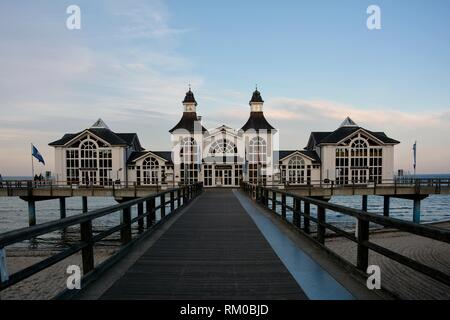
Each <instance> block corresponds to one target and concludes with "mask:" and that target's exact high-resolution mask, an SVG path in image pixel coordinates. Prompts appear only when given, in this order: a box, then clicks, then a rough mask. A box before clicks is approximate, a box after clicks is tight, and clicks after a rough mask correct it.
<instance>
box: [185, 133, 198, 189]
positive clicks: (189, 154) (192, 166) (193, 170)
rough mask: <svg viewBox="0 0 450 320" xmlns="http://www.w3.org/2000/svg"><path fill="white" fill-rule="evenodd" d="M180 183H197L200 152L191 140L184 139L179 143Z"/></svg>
mask: <svg viewBox="0 0 450 320" xmlns="http://www.w3.org/2000/svg"><path fill="white" fill-rule="evenodd" d="M180 161H181V163H180V174H181V177H180V178H181V183H183V184H193V183H196V182H197V181H198V172H199V168H200V161H201V158H200V150H199V146H198V145H197V142H196V141H195V139H193V138H184V139H183V140H182V141H181V143H180Z"/></svg>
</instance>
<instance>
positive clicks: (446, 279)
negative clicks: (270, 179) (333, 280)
mask: <svg viewBox="0 0 450 320" xmlns="http://www.w3.org/2000/svg"><path fill="white" fill-rule="evenodd" d="M241 188H242V189H243V190H244V191H245V192H246V193H248V194H249V195H250V197H251V198H252V199H254V200H256V201H257V202H258V203H260V204H262V205H263V206H265V207H266V208H268V209H269V210H271V211H272V212H273V213H274V214H275V215H277V216H281V218H282V220H283V221H284V222H286V223H288V224H290V225H292V226H293V227H294V228H296V229H297V230H298V231H300V232H301V233H302V234H304V235H306V236H308V237H309V238H310V239H312V240H313V241H315V242H316V243H318V244H319V245H321V246H324V247H326V246H325V233H326V230H327V229H328V230H331V231H332V232H334V233H336V234H339V235H342V236H344V237H345V238H347V239H349V240H351V241H353V242H355V243H356V244H357V257H356V260H357V261H356V268H357V269H358V270H360V271H363V272H364V273H365V272H366V270H367V267H368V263H369V250H372V251H375V252H377V253H378V254H381V255H383V256H385V257H387V258H389V259H392V260H394V261H396V262H398V263H400V264H402V265H405V266H407V267H409V268H411V269H413V270H415V271H418V272H419V273H422V274H424V275H426V276H428V277H430V278H433V279H434V280H437V281H439V282H441V283H443V284H445V285H447V286H450V275H449V274H446V273H444V272H442V271H440V270H437V269H434V268H432V267H430V266H427V265H425V264H423V263H421V262H418V261H416V260H413V259H411V258H409V257H406V256H404V255H401V254H399V253H397V252H394V251H392V250H390V249H388V248H385V247H382V246H381V245H379V244H376V243H373V242H370V241H369V223H370V222H372V223H375V224H378V225H382V226H385V227H390V228H394V229H397V230H400V231H403V232H408V233H411V234H414V235H418V236H422V237H426V238H429V239H433V240H437V241H440V242H444V243H450V230H446V229H442V228H436V227H433V226H426V225H420V224H417V223H411V222H408V221H403V220H399V219H395V218H391V217H384V216H379V215H376V214H374V213H369V212H367V211H363V210H358V209H353V208H348V207H345V206H342V205H338V204H332V203H328V202H326V201H322V200H318V199H314V198H310V197H302V196H298V195H296V194H292V193H289V192H285V191H283V190H280V189H275V188H266V187H264V186H259V185H254V184H249V183H242V184H241ZM278 195H281V201H280V200H278V199H277V198H278ZM286 198H292V200H293V206H289V205H287V203H286ZM269 200H270V202H271V203H270V205H269ZM302 202H303V204H304V205H303V210H302ZM311 205H313V206H316V207H317V216H316V217H313V216H311ZM277 206H281V210H280V211H281V213H278V212H277ZM287 210H289V211H291V212H292V222H291V221H289V220H288V219H287V218H286V211H287ZM326 210H332V211H335V212H339V213H342V214H345V215H348V216H351V217H354V218H356V219H357V222H358V223H357V234H356V235H355V236H353V234H350V233H349V232H347V231H345V230H342V229H340V228H338V227H336V226H334V225H331V224H329V223H327V222H326ZM302 218H303V222H302ZM310 222H313V223H315V224H316V225H317V231H316V232H315V233H316V234H315V236H313V235H311V233H312V232H311V231H310ZM335 254H336V253H335ZM351 266H352V267H355V265H353V264H351Z"/></svg>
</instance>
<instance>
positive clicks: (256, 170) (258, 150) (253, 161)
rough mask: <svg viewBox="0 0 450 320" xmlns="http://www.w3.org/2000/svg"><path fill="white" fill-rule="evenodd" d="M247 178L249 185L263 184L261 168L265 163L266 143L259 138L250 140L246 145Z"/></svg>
mask: <svg viewBox="0 0 450 320" xmlns="http://www.w3.org/2000/svg"><path fill="white" fill-rule="evenodd" d="M247 156H248V161H249V164H248V177H249V182H250V183H263V184H264V183H265V180H266V176H265V175H264V174H263V172H262V171H263V170H262V169H263V167H264V166H265V164H266V161H267V143H266V141H265V140H264V139H263V138H261V137H255V138H253V139H252V140H250V142H249V145H248V154H247Z"/></svg>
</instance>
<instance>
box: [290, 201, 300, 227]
mask: <svg viewBox="0 0 450 320" xmlns="http://www.w3.org/2000/svg"><path fill="white" fill-rule="evenodd" d="M301 203H302V202H301V200H300V199H297V198H294V212H293V217H292V222H293V223H294V226H296V227H297V228H299V229H300V228H301V227H302V219H301V215H300V212H301V210H302V205H301Z"/></svg>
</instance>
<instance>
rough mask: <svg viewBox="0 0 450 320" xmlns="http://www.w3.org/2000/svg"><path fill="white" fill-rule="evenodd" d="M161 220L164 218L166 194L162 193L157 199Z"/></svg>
mask: <svg viewBox="0 0 450 320" xmlns="http://www.w3.org/2000/svg"><path fill="white" fill-rule="evenodd" d="M159 203H160V212H161V219H162V218H164V217H165V216H166V194H165V193H163V194H162V195H161V196H160V198H159Z"/></svg>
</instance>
